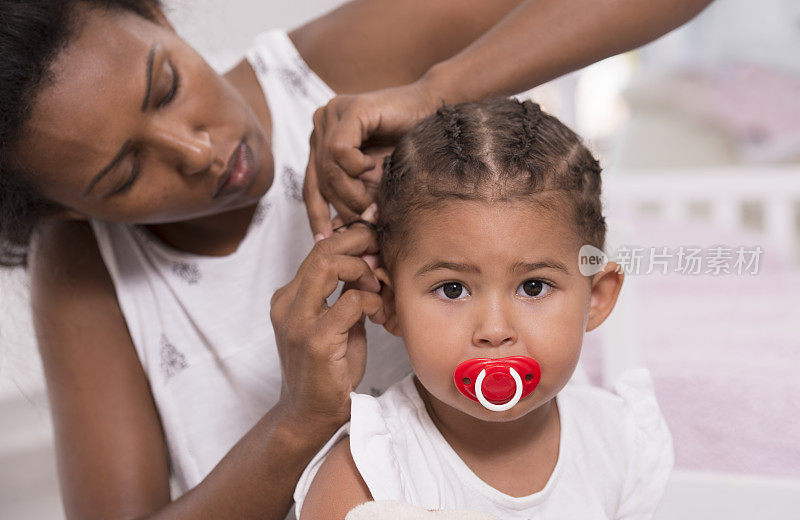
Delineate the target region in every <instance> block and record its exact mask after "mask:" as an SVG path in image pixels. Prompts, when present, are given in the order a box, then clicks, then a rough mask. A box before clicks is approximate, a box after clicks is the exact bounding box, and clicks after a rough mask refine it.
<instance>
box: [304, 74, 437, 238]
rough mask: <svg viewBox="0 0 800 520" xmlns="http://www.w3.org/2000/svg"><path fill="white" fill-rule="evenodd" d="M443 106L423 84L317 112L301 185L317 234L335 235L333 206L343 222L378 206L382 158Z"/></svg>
mask: <svg viewBox="0 0 800 520" xmlns="http://www.w3.org/2000/svg"><path fill="white" fill-rule="evenodd" d="M439 104H441V100H440V99H438V98H437V96H436V95H435V94H434V91H433V89H432V88H431V87H430V85H429V84H428V83H426V82H424V81H422V80H420V81H418V82H416V83H412V84H409V85H404V86H401V87H393V88H388V89H384V90H377V91H374V92H368V93H366V94H359V95H342V96H336V97H335V98H333V99H332V100H331V101H330V102H328V104H327V105H325V106H324V107H321V108H319V109H317V111H316V112H315V113H314V131H313V132H312V133H311V153H310V157H309V160H308V168H307V170H306V178H305V184H304V186H303V197H304V199H305V202H306V208H307V211H308V218H309V221H310V223H311V230H312V232H313V233H314V235H315V236H317V235H322V236H323V237H329V236H331V233H332V226H331V215H330V209H329V206H328V203H329V202H330V203H331V204H332V205H333V207H334V209H336V211H337V213H338V215H339V217H340V218H341V219H342V220H343V221H344V222H349V221H351V220H353V219H354V218H357V216H358V214H359V213H361V212H362V211H364V209H365V208H366V207H367V206H369V205H370V204H371V203H372V202H374V200H375V193H376V189H377V186H378V183H379V182H380V178H381V175H382V173H383V170H382V164H381V159H382V157H383V156H385V155H386V154H387V153H390V152H391V150H392V148H393V144H394V143H395V142H396V141H397V139H398V138H399V137H400V136H401V135H402V134H403V133H404V132H405V131H406V130H408V129H409V128H410V127H411V125H413V124H414V122H415V121H417V120H418V119H420V118H422V117H425V116H427V115H428V114H431V113H433V112H434V111H435V110H436V108H437V107H438V106H439ZM387 144H391V145H392V146H387Z"/></svg>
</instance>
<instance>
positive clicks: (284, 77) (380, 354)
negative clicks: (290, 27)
mask: <svg viewBox="0 0 800 520" xmlns="http://www.w3.org/2000/svg"><path fill="white" fill-rule="evenodd" d="M247 59H248V60H249V62H250V64H251V65H252V67H253V69H254V70H255V72H256V75H257V76H258V80H259V82H260V84H261V87H262V89H263V90H264V93H265V95H266V98H267V102H268V104H269V107H270V112H271V116H272V152H273V154H274V160H275V180H274V182H273V185H272V186H271V187H270V189H269V191H268V192H267V193H266V194H265V195H264V197H263V198H262V199H261V201H260V203H259V206H258V209H257V211H256V213H255V216H254V217H253V221H252V223H251V224H250V228H249V229H248V232H247V235H246V237H245V238H244V240H243V241H242V242H241V244H240V245H239V248H238V249H237V250H236V252H234V253H233V254H231V255H228V256H224V257H206V256H198V255H194V254H190V253H185V252H182V251H178V250H175V249H173V248H171V247H169V246H167V245H165V244H164V243H163V242H161V241H159V240H158V239H157V238H155V237H154V236H153V235H151V234H150V233H149V232H148V231H146V230H145V229H144V228H142V227H139V226H134V225H126V224H116V223H109V222H104V221H97V220H95V221H93V222H92V227H93V228H94V232H95V236H96V238H97V243H98V245H99V247H100V252H101V254H102V257H103V260H104V261H105V264H106V267H107V268H108V271H109V273H110V274H111V278H112V280H113V282H114V286H115V288H116V291H117V297H118V300H119V304H120V307H121V309H122V313H123V314H124V316H125V320H126V322H127V325H128V330H129V332H130V335H131V338H132V339H133V343H134V345H135V346H136V351H137V353H138V355H139V359H140V361H141V363H142V367H143V368H144V371H145V373H146V374H147V378H148V380H149V382H150V389H151V391H152V393H153V397H154V399H155V403H156V406H157V407H158V412H159V414H160V416H161V422H162V425H163V429H164V434H165V436H166V441H167V446H168V449H169V457H170V463H171V468H172V471H173V474H174V477H175V480H176V483H177V485H178V487H179V490H180V491H181V492H185V491H187V490H188V489H191V488H193V487H194V486H196V485H197V484H198V483H199V482H200V481H201V480H202V479H203V478H204V477H205V476H206V475H207V474H208V473H209V472H210V471H211V469H212V468H213V467H214V466H215V465H216V464H217V463H218V462H219V460H220V459H221V458H222V457H223V456H224V455H225V454H226V453H227V452H228V450H230V448H231V447H232V446H233V445H234V444H235V443H236V442H237V441H238V440H239V439H241V438H242V436H243V435H244V434H245V433H246V432H247V431H248V430H249V429H250V428H251V427H252V426H253V425H255V423H256V422H257V421H258V420H259V419H260V418H261V417H262V416H263V415H264V413H266V412H267V411H268V410H269V409H270V408H271V407H272V406H273V405H275V403H276V402H277V401H278V397H279V394H280V388H281V370H280V364H279V359H278V352H277V350H276V346H275V336H274V334H273V331H272V325H271V323H270V318H269V304H270V298H271V297H272V294H273V293H274V291H275V290H276V289H277V288H279V287H281V286H283V285H285V284H286V283H287V282H289V281H290V280H291V279H292V277H293V276H294V274H295V273H296V271H297V268H298V266H299V265H300V262H301V261H302V260H303V259H304V258H305V256H306V254H307V253H308V251H309V250H310V249H311V246H312V245H313V239H312V237H311V232H310V228H309V225H308V222H307V218H306V212H305V206H304V204H303V200H302V193H301V192H302V184H303V175H304V174H305V170H306V163H307V161H308V154H309V145H308V139H309V136H310V135H311V130H312V115H313V113H314V110H315V109H316V108H317V107H319V106H321V105H324V104H325V103H327V102H328V100H329V99H330V98H331V97H333V95H334V93H333V91H332V90H331V89H330V88H329V87H328V86H327V85H326V84H325V83H324V82H323V81H322V80H321V79H320V78H319V77H318V76H317V75H316V74H314V72H312V71H311V69H310V68H309V67H308V65H307V64H306V63H305V62H304V61H303V59H302V58H301V57H300V55H299V53H298V52H297V49H295V47H294V45H293V44H292V43H291V41H290V40H289V38H288V36H287V35H286V33H285V32H283V31H271V32H267V33H264V34H262V35H260V36H259V37H257V38H256V40H255V42H254V45H253V47H252V49H251V50H250V51H248V54H247ZM367 331H368V344H369V354H368V361H367V370H366V376H365V379H364V381H363V382H362V383H361V385H360V386H359V391H360V392H365V393H371V394H373V395H377V394H379V393H380V392H382V391H383V390H384V389H385V388H387V387H388V386H390V385H391V384H392V383H394V382H395V381H398V380H399V379H401V378H402V376H404V375H405V374H407V373H409V372H410V365H409V363H408V358H407V356H406V353H405V349H404V348H403V345H402V343H401V342H400V341H399V340H398V339H396V338H394V337H393V336H391V335H389V334H388V333H387V332H386V331H384V330H383V328H382V327H378V326H375V325H372V324H371V323H369V322H367Z"/></svg>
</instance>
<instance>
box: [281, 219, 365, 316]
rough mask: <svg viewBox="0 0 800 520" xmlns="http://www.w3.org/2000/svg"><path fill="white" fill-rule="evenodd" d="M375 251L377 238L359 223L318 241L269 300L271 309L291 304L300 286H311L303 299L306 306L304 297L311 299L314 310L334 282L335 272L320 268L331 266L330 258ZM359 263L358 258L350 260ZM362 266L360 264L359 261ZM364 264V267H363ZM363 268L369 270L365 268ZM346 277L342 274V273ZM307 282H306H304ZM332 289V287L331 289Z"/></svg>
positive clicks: (325, 296) (335, 279)
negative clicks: (294, 271)
mask: <svg viewBox="0 0 800 520" xmlns="http://www.w3.org/2000/svg"><path fill="white" fill-rule="evenodd" d="M377 252H378V235H377V234H376V233H375V232H374V231H372V229H370V228H368V227H367V226H365V225H363V224H359V223H355V224H353V225H351V226H350V227H349V228H346V229H345V230H344V231H342V232H338V233H333V235H332V236H331V237H329V238H325V239H322V240H320V241H318V242H317V243H316V244H314V247H313V248H312V249H311V252H310V253H309V254H308V256H307V257H306V258H305V260H303V263H302V264H300V268H299V269H298V270H297V274H296V275H295V277H294V279H292V281H291V282H289V283H288V284H286V285H285V286H283V287H282V288H281V289H279V290H278V292H276V295H275V296H274V297H273V306H274V305H278V306H285V305H291V304H292V303H291V302H294V301H295V299H297V298H298V295H299V288H300V286H301V285H304V284H305V285H306V287H307V286H308V284H309V283H311V284H312V287H313V288H312V289H311V291H312V292H311V293H308V292H307V290H306V289H304V291H306V293H307V295H306V296H304V297H303V298H304V302H306V303H305V305H306V306H309V303H308V301H307V300H306V298H312V299H313V300H315V301H317V302H318V303H317V304H316V305H317V308H319V307H321V306H322V303H321V302H322V301H323V300H324V299H326V298H327V297H328V296H330V294H331V293H332V292H333V290H334V289H335V288H336V284H337V283H338V280H339V279H338V278H337V276H338V273H336V271H335V270H334V271H333V272H331V273H329V274H327V271H326V274H327V276H326V275H324V274H323V273H322V272H321V267H330V268H333V267H335V266H333V265H329V264H330V262H331V258H332V257H337V256H340V255H344V256H350V257H360V256H362V255H365V254H376V253H377ZM354 259H355V260H359V259H358V258H354ZM361 262H362V263H363V261H361ZM365 265H366V264H365ZM367 268H369V267H368V266H367ZM345 274H346V273H345ZM307 279H310V281H307ZM331 287H332V288H331Z"/></svg>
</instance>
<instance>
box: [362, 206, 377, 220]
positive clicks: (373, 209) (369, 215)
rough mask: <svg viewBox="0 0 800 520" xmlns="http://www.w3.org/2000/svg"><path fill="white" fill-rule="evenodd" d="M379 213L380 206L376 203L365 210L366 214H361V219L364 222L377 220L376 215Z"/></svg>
mask: <svg viewBox="0 0 800 520" xmlns="http://www.w3.org/2000/svg"><path fill="white" fill-rule="evenodd" d="M377 213H378V205H377V204H375V203H374V202H373V203H372V204H370V205H369V207H367V209H365V210H364V213H362V214H361V218H363V219H364V220H370V221H371V220H372V219H374V218H375V215H376V214H377Z"/></svg>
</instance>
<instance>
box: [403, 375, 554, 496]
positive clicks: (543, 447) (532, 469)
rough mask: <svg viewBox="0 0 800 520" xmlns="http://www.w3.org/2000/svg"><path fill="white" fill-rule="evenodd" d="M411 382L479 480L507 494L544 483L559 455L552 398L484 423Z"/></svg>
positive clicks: (523, 493) (537, 488) (527, 491)
mask: <svg viewBox="0 0 800 520" xmlns="http://www.w3.org/2000/svg"><path fill="white" fill-rule="evenodd" d="M414 383H415V384H416V385H417V390H418V391H419V393H420V395H421V396H422V399H423V401H424V402H425V408H426V410H427V411H428V415H429V416H430V417H431V420H432V421H433V423H434V424H435V425H436V427H437V428H438V429H439V431H440V432H441V433H442V436H443V437H444V438H445V440H446V441H447V442H448V443H449V444H450V446H452V448H453V450H455V452H456V453H457V454H458V455H459V457H461V459H462V460H463V461H464V462H465V463H466V465H467V466H468V467H469V468H470V469H471V470H472V471H473V472H474V473H475V474H476V475H477V476H478V477H480V478H481V480H483V481H484V482H486V483H487V484H489V485H490V486H492V487H494V488H495V489H497V490H499V491H501V492H503V493H506V494H508V495H511V496H527V495H530V494H533V493H536V492H538V491H541V490H542V488H544V486H545V485H546V484H547V481H548V480H549V479H550V475H551V474H552V473H553V469H554V468H555V465H556V462H557V460H558V455H559V454H558V451H559V443H560V438H561V424H560V418H559V412H558V407H557V405H556V400H555V399H551V400H550V401H548V402H547V403H545V404H543V405H542V406H540V407H538V408H536V409H535V410H532V411H531V412H529V413H527V414H525V415H524V416H522V417H520V418H519V419H516V420H513V421H506V422H489V421H482V420H480V419H477V418H475V417H472V416H471V415H468V414H466V413H463V412H461V411H459V410H456V409H454V408H453V407H451V406H449V405H447V404H445V403H443V402H441V401H439V400H438V399H436V397H434V396H433V395H431V394H430V393H429V392H428V391H427V390H426V389H425V388H424V387H423V386H422V384H420V382H419V381H418V380H417V379H416V378H414Z"/></svg>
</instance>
